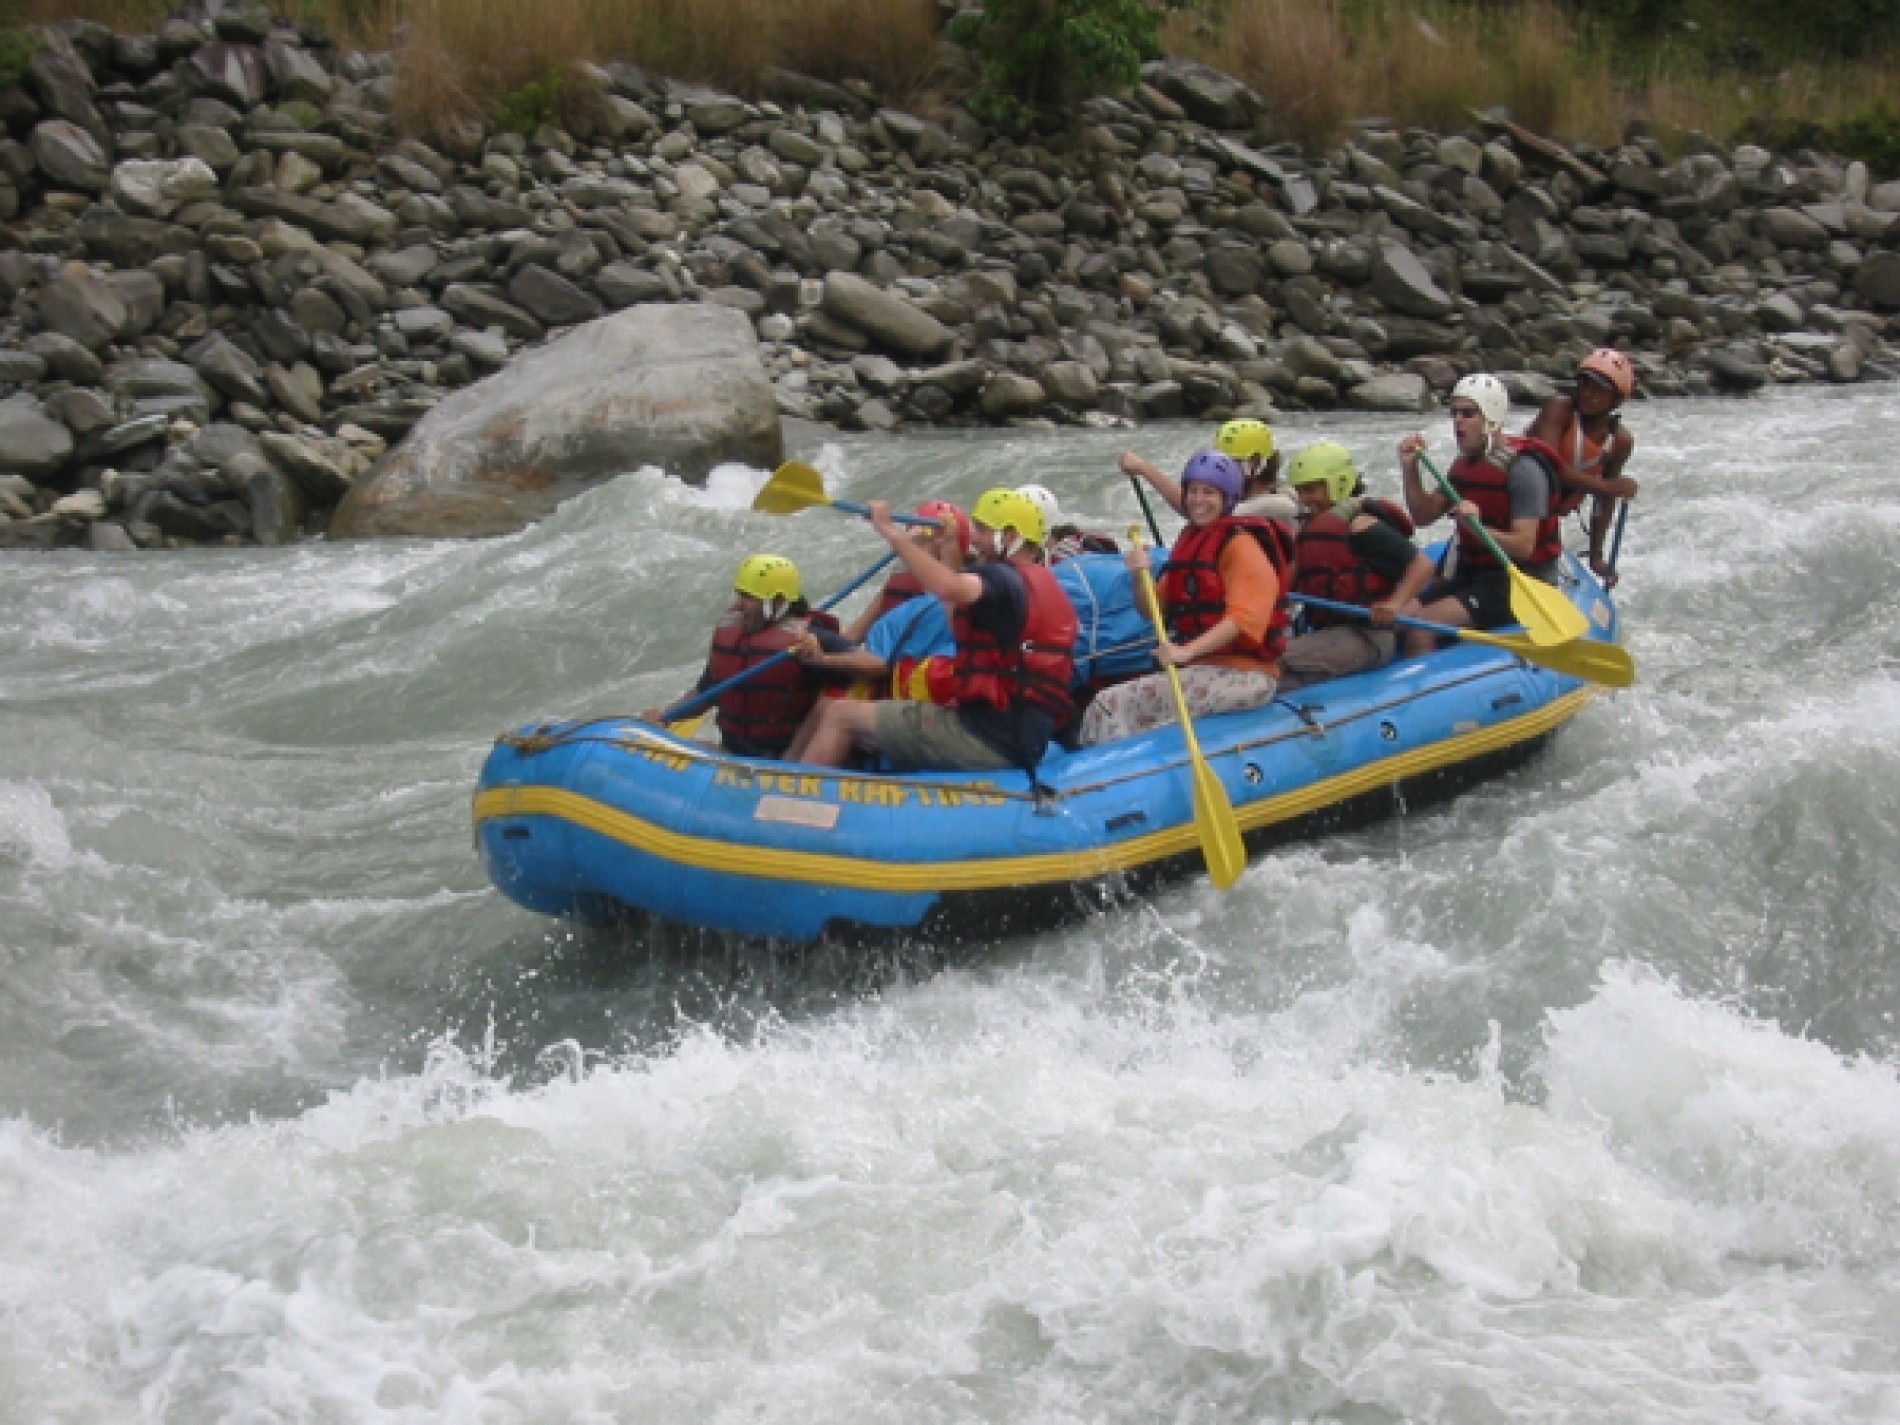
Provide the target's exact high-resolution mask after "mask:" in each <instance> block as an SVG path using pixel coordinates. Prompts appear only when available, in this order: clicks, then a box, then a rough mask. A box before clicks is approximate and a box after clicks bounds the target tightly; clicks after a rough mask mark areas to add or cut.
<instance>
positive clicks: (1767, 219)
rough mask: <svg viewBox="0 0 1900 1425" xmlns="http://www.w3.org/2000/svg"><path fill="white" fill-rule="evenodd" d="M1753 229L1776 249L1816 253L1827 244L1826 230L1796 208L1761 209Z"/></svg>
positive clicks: (1756, 216)
mask: <svg viewBox="0 0 1900 1425" xmlns="http://www.w3.org/2000/svg"><path fill="white" fill-rule="evenodd" d="M1755 228H1756V230H1757V231H1758V232H1760V233H1761V235H1762V236H1763V237H1765V238H1767V239H1768V241H1770V242H1772V243H1773V244H1774V245H1775V246H1776V247H1792V248H1798V249H1801V250H1803V251H1810V252H1818V251H1820V250H1821V249H1822V248H1824V247H1826V246H1827V243H1828V232H1827V229H1826V228H1825V227H1824V226H1822V224H1820V223H1819V222H1816V221H1815V219H1814V218H1812V217H1811V216H1809V215H1808V214H1807V213H1804V212H1802V211H1800V210H1799V209H1798V208H1763V209H1762V210H1761V211H1760V212H1758V213H1756V214H1755Z"/></svg>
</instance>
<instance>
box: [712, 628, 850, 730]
mask: <svg viewBox="0 0 1900 1425" xmlns="http://www.w3.org/2000/svg"><path fill="white" fill-rule="evenodd" d="M806 619H807V622H809V623H811V624H813V625H817V626H822V627H825V628H831V629H835V628H837V626H838V621H837V619H835V618H833V617H832V616H831V615H830V614H828V613H825V612H823V611H822V610H813V611H812V612H811V613H810V614H808V615H807V616H806ZM797 641H798V634H797V632H796V630H794V629H789V628H787V627H786V626H785V625H784V624H782V623H773V624H767V625H766V626H765V627H764V628H762V629H760V630H759V631H758V632H757V633H754V634H750V635H748V634H746V633H745V632H744V631H743V625H742V624H741V623H740V622H739V619H738V617H737V616H736V615H734V616H733V617H730V618H726V619H722V620H721V621H720V624H719V627H717V628H716V629H714V630H713V641H712V656H711V658H709V659H708V660H707V672H708V677H709V678H710V679H711V681H712V682H714V683H723V682H724V681H725V680H726V679H728V678H732V677H736V676H737V675H738V674H740V673H743V672H744V671H745V670H746V669H748V668H750V667H753V666H754V665H755V664H759V663H763V662H765V660H766V659H768V658H770V657H772V656H773V655H774V654H778V653H783V652H785V651H786V650H787V649H789V648H790V647H791V646H792V645H793V644H794V643H796V642H797ZM818 688H819V682H818V679H816V678H814V677H813V676H812V674H811V673H810V672H809V671H808V670H807V669H806V668H805V666H804V665H803V664H801V663H800V662H799V661H798V660H797V659H796V658H787V659H785V660H784V661H783V662H781V663H778V664H777V665H775V666H773V667H771V668H767V669H766V670H765V671H764V672H763V673H759V674H755V675H754V676H753V677H750V678H748V679H746V680H745V682H743V683H741V684H739V686H738V687H736V688H728V689H726V691H725V692H723V693H721V694H720V695H719V738H720V741H721V742H723V743H725V744H726V745H727V746H728V747H731V748H740V749H744V750H746V751H747V752H752V753H754V754H755V755H758V756H773V755H776V754H777V753H780V752H783V751H784V750H785V749H786V748H787V747H790V746H791V745H792V739H793V738H794V737H795V736H797V735H798V727H799V724H800V723H802V722H803V721H804V720H805V714H806V713H808V712H810V711H811V707H812V704H813V703H815V702H817V701H818Z"/></svg>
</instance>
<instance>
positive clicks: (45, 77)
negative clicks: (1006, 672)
mask: <svg viewBox="0 0 1900 1425" xmlns="http://www.w3.org/2000/svg"><path fill="white" fill-rule="evenodd" d="M34 34H35V35H36V38H37V43H36V44H35V46H34V48H33V50H32V53H31V56H30V58H29V59H28V61H27V63H26V65H25V67H24V71H23V73H22V74H21V75H20V76H19V78H18V80H17V82H15V83H11V84H6V85H4V86H0V116H4V119H5V122H6V126H7V137H6V138H5V139H4V140H0V223H3V225H0V247H3V248H4V250H3V251H0V302H3V303H4V304H5V305H4V312H3V313H0V316H3V317H4V320H3V321H0V389H3V390H4V392H5V394H4V396H3V397H0V547H16V548H17V547H27V548H51V547H57V546H61V545H71V544H83V545H85V546H87V547H90V548H93V549H102V550H111V549H130V548H137V547H144V548H162V547H172V546H176V545H178V544H181V543H182V544H197V543H218V542H225V543H247V542H259V543H283V542H286V541H289V540H293V539H296V538H298V537H300V536H305V535H310V534H316V533H320V532H322V531H323V530H325V529H326V528H327V526H328V522H329V516H330V513H331V511H332V510H333V509H334V508H335V507H336V505H337V504H338V502H339V501H341V500H342V499H343V498H344V497H345V496H346V495H347V494H348V493H349V492H350V490H351V489H352V487H353V486H355V485H356V484H358V482H361V481H364V480H365V479H366V477H369V476H370V475H371V473H372V471H373V470H374V469H375V467H376V466H377V463H378V462H379V461H382V460H384V459H385V458H386V457H387V452H388V451H389V448H390V446H391V445H392V444H394V443H395V442H398V441H400V440H401V439H402V438H403V437H404V436H405V435H406V434H407V433H408V432H409V431H410V429H411V427H413V426H414V425H416V423H417V422H418V421H419V420H421V419H422V418H423V417H424V415H425V413H427V412H428V411H430V410H431V409H432V408H433V407H434V406H436V405H437V404H438V403H439V402H441V401H442V400H443V399H444V397H446V396H447V395H449V393H451V392H452V391H455V390H456V389H458V388H463V387H468V386H471V385H473V384H474V383H477V382H479V381H481V380H483V379H484V378H490V377H492V376H494V375H495V374H496V373H501V372H504V371H505V369H506V368H508V367H509V365H510V363H511V362H513V361H514V360H516V359H517V358H518V357H519V356H520V355H521V354H522V353H523V352H524V351H525V350H527V349H529V348H535V347H539V346H542V345H544V344H547V343H548V342H550V341H551V340H553V339H557V338H559V337H561V336H562V335H564V334H566V333H567V332H568V331H570V330H571V329H574V328H577V327H579V326H582V325H584V324H587V323H590V322H593V321H596V320H598V319H601V318H603V317H605V316H607V315H608V314H610V313H616V312H621V311H623V310H625V309H629V308H637V307H641V306H644V305H646V304H657V303H710V304H714V305H717V306H721V307H726V308H731V309H733V310H735V311H737V312H739V313H742V314H744V316H745V317H746V318H748V319H749V320H750V322H751V324H752V328H753V330H754V331H755V332H756V334H757V338H758V352H759V360H760V361H761V362H762V364H763V369H764V372H765V374H766V375H767V376H768V377H769V378H770V381H771V383H772V388H773V390H774V391H775V393H776V400H777V405H778V408H779V411H780V412H781V413H782V414H783V415H787V416H795V417H800V418H803V419H807V420H811V421H816V422H823V423H829V424H833V425H836V426H839V427H843V428H849V429H861V430H883V429H890V428H894V427H897V426H901V425H951V424H971V423H1008V422H1020V421H1055V422H1069V421H1089V422H1106V421H1114V420H1128V421H1140V420H1146V419H1161V418H1172V417H1195V418H1204V419H1207V420H1210V421H1211V420H1214V419H1218V418H1224V417H1226V416H1228V415H1232V414H1235V413H1242V414H1254V415H1265V416H1271V415H1272V413H1273V412H1274V411H1276V410H1279V411H1285V410H1300V409H1324V408H1332V407H1347V408H1356V409H1373V410H1394V409H1398V410H1421V411H1422V410H1425V409H1428V408H1430V407H1432V406H1433V405H1434V404H1435V403H1436V402H1437V400H1438V399H1439V398H1440V395H1441V394H1442V392H1443V391H1444V390H1445V389H1447V388H1448V387H1449V386H1450V384H1451V383H1452V382H1453V381H1454V380H1455V379H1456V377H1457V376H1458V375H1459V374H1461V373H1462V372H1464V371H1467V370H1472V369H1480V368H1482V369H1489V370H1493V371H1497V372H1498V373H1500V374H1501V375H1503V376H1504V377H1505V379H1506V381H1507V383H1509V384H1510V385H1511V386H1512V389H1513V394H1514V395H1515V396H1516V397H1517V398H1518V399H1519V400H1521V401H1525V402H1531V401H1535V400H1538V399H1541V397H1542V396H1543V395H1544V394H1546V393H1547V392H1548V391H1549V390H1551V389H1552V382H1553V378H1559V377H1561V376H1563V375H1564V374H1565V373H1566V372H1567V371H1568V370H1569V369H1570V367H1571V366H1572V365H1573V364H1574V361H1575V359H1576V357H1577V356H1578V355H1579V354H1580V353H1581V351H1582V350H1583V349H1585V348H1587V347H1590V346H1594V345H1599V344H1603V343H1613V344H1615V345H1618V346H1621V347H1623V348H1625V349H1626V350H1628V351H1630V352H1631V353H1632V355H1633V356H1634V358H1635V360H1636V363H1637V366H1638V369H1639V372H1640V376H1641V387H1642V392H1643V394H1645V395H1648V396H1666V395H1679V394H1686V393H1702V392H1712V391H1732V392H1738V393H1745V392H1748V391H1751V390H1755V389H1758V388H1760V387H1762V386H1763V385H1765V384H1767V383H1770V382H1792V381H1836V382H1848V381H1857V380H1865V379H1872V378H1881V379H1886V378H1891V377H1892V376H1893V375H1894V374H1895V373H1896V372H1900V354H1897V353H1896V351H1895V348H1894V347H1893V346H1892V345H1890V344H1889V341H1890V336H1891V334H1892V316H1891V314H1892V313H1894V312H1896V311H1900V251H1896V247H1897V246H1900V182H1888V183H1882V184H1874V183H1872V182H1870V179H1869V175H1868V174H1867V172H1866V170H1865V169H1864V168H1863V167H1862V166H1861V165H1859V164H1846V163H1842V162H1838V161H1836V160H1834V159H1831V158H1829V157H1828V156H1826V155H1823V154H1815V153H1811V152H1801V153H1796V154H1772V153H1769V152H1766V151H1764V150H1761V149H1758V148H1753V147H1746V146H1744V147H1737V148H1733V149H1725V148H1721V147H1718V146H1715V145H1704V146H1702V148H1701V150H1700V151H1698V152H1694V153H1691V154H1689V155H1688V156H1686V157H1682V158H1679V159H1675V160H1673V161H1672V160H1671V159H1670V158H1668V157H1667V155H1666V154H1665V153H1664V151H1663V150H1662V148H1661V147H1660V145H1658V144H1657V143H1656V142H1655V141H1654V140H1653V139H1651V138H1649V137H1647V136H1645V135H1643V134H1641V133H1632V134H1631V135H1629V141H1628V142H1627V143H1625V144H1624V145H1623V146H1622V147H1620V148H1617V149H1615V150H1614V151H1601V150H1597V149H1593V148H1589V147H1585V146H1569V147H1565V146H1560V145H1557V144H1554V143H1552V142H1549V141H1548V140H1546V139H1543V138H1541V137H1539V136H1537V135H1534V134H1531V133H1528V132H1525V131H1523V130H1521V129H1519V128H1517V127H1515V126H1513V125H1512V124H1510V123H1509V122H1507V121H1505V120H1503V119H1478V118H1476V117H1474V120H1473V127H1472V129H1471V130H1470V131H1469V132H1467V133H1462V134H1453V135H1435V134H1426V133H1420V132H1415V131H1408V132H1396V131H1393V130H1392V129H1390V128H1389V127H1383V126H1381V125H1379V124H1377V123H1376V122H1367V123H1365V124H1363V125H1361V126H1360V127H1359V129H1358V130H1357V132H1356V135H1355V137H1354V139H1353V140H1352V142H1351V143H1349V144H1348V145H1346V146H1344V147H1342V148H1341V149H1339V150H1337V151H1335V152H1333V153H1330V154H1328V155H1326V156H1325V157H1324V158H1321V159H1311V158H1306V157H1303V156H1302V155H1300V154H1299V153H1298V152H1297V151H1295V150H1293V149H1291V148H1288V147H1284V146H1279V147H1276V146H1273V145H1272V144H1271V142H1270V139H1269V136H1268V135H1266V134H1265V133H1264V132H1263V131H1262V127H1261V125H1260V122H1259V104H1258V101H1257V99H1256V98H1255V96H1253V95H1252V94H1251V93H1250V92H1249V91H1248V90H1247V89H1246V88H1245V87H1244V86H1242V85H1240V84H1239V83H1237V82H1236V81H1234V80H1232V79H1229V78H1227V77H1225V76H1223V75H1220V74H1218V73H1215V72H1214V71H1211V70H1208V69H1206V68H1204V67H1202V66H1197V65H1195V64H1192V63H1190V62H1186V61H1181V60H1166V61H1162V62H1160V63H1158V64H1156V65H1153V66H1150V68H1149V70H1148V74H1147V82H1146V83H1145V84H1144V85H1143V86H1142V87H1141V88H1140V89H1139V90H1138V91H1137V92H1136V93H1134V94H1132V95H1130V96H1128V97H1127V98H1125V99H1120V100H1110V99H1098V100H1094V101H1091V102H1090V103H1089V104H1087V105H1086V106H1085V107H1084V110H1083V112H1082V113H1081V115H1080V116H1079V124H1078V127H1077V129H1076V130H1075V132H1074V133H1073V134H1072V135H1070V136H1067V137H1065V138H1063V139H1062V140H1060V141H1054V140H1051V141H1048V142H1045V143H1043V144H1024V143H1018V142H1015V141H1011V140H1009V139H1006V138H1004V137H1001V136H999V135H997V134H994V133H991V132H988V131H986V130H985V129H983V128H982V126H981V125H979V124H977V123H976V122H975V121H974V120H973V119H971V118H970V117H969V116H968V115H967V114H964V113H961V112H958V113H956V114H954V115H953V116H951V117H950V118H948V119H946V120H944V121H943V122H935V121H931V120H927V119H924V118H919V117H917V116H915V115H912V114H907V113H901V112H898V111H896V110H893V109H890V108H885V107H880V106H879V104H878V103H877V102H876V101H875V99H874V98H873V97H872V96H870V95H868V94H865V93H861V92H852V91H849V90H846V89H840V88H835V87H833V86H830V85H826V84H822V83H819V82H818V81H815V80H811V79H808V78H805V77H802V76H798V75H793V74H779V75H777V76H775V77H774V82H773V84H772V86H771V88H770V97H769V98H767V99H764V100H761V101H759V102H756V103H751V102H745V101H742V100H740V99H737V98H734V97H731V96H729V95H723V94H716V93H710V92H707V91H705V90H701V89H695V88H690V87H686V86H681V85H678V84H673V83H670V82H667V81H664V80H661V79H658V78H655V77H654V76H652V75H649V74H647V73H644V72H642V71H640V70H638V69H635V68H633V67H630V66H625V65H609V66H606V67H603V68H601V69H598V70H596V71H594V72H593V75H592V78H593V80H594V82H595V84H596V85H597V87H598V94H597V96H596V98H595V101H594V102H593V103H591V104H590V105H589V106H588V109H589V114H588V118H587V121H586V123H585V124H584V125H579V124H577V125H576V127H575V129H574V131H568V130H562V129H555V128H551V127H543V128H541V129H538V130H537V131H536V132H534V133H533V134H531V135H526V136H523V135H520V134H516V133H495V134H483V133H480V132H476V131H472V130H471V131H467V132H464V133H461V134H459V135H458V136H457V138H456V139H455V141H454V142H453V143H451V144H446V145H444V146H443V147H439V148H438V147H431V146H429V145H426V144H423V143H420V142H417V141H415V140H404V139H399V138H398V137H397V135H396V133H395V130H394V127H393V125H392V123H391V120H390V116H389V115H390V102H391V98H392V95H393V92H394V63H393V60H392V59H391V57H390V56H388V55H376V54H361V53H347V54H346V53H342V52H339V51H338V50H337V49H335V48H334V47H332V46H331V45H329V44H328V43H327V42H326V41H325V40H324V39H323V38H322V37H321V36H319V35H316V34H313V33H311V32H308V31H306V30H303V29H301V28H299V27H297V26H295V25H293V24H290V23H288V22H286V21H283V20H281V19H274V18H273V17H272V16H271V15H270V14H269V13H267V12H266V11H265V10H263V9H262V8H259V7H257V6H254V5H249V4H244V3H228V2H227V3H218V4H215V5H213V6H211V7H209V8H207V7H203V6H199V7H194V8H191V9H188V10H186V11H183V12H180V14H179V15H178V16H176V17H174V18H173V19H171V20H168V21H167V22H165V23H164V25H162V26H161V28H160V29H159V31H158V33H156V34H154V35H115V34H113V33H111V32H109V31H107V30H105V29H102V28H100V27H98V26H96V25H90V24H86V23H81V22H72V23H67V24H63V25H60V26H58V27H55V28H53V29H47V30H40V31H36V32H34Z"/></svg>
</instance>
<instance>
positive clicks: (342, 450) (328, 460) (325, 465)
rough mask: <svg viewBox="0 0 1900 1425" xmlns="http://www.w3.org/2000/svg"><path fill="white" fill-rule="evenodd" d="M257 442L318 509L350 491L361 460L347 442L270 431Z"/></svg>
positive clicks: (272, 462)
mask: <svg viewBox="0 0 1900 1425" xmlns="http://www.w3.org/2000/svg"><path fill="white" fill-rule="evenodd" d="M258 439H259V441H260V442H261V443H262V445H263V447H264V453H265V455H266V456H268V457H269V459H270V462H271V464H272V465H274V466H276V467H277V468H278V469H279V470H281V471H283V472H284V473H285V474H286V475H288V476H289V477H290V478H291V479H292V480H294V481H295V482H296V483H297V486H298V488H299V489H301V490H302V491H303V493H304V494H305V495H306V496H308V497H309V499H310V500H311V502H312V503H313V504H315V505H316V506H317V507H318V508H320V509H328V508H329V507H330V506H331V505H334V504H336V503H337V501H339V500H341V499H342V498H343V497H344V496H345V495H347V494H348V493H349V492H350V489H351V482H352V478H353V474H354V471H355V469H356V468H357V466H358V465H359V464H360V462H361V457H360V456H358V455H356V454H355V452H353V451H352V450H351V449H350V447H349V445H348V444H347V443H346V442H344V441H341V440H335V439H331V438H327V437H326V438H323V439H316V438H313V437H310V436H300V435H284V434H281V433H280V432H277V431H267V432H265V433H264V434H263V435H262V436H260V437H258Z"/></svg>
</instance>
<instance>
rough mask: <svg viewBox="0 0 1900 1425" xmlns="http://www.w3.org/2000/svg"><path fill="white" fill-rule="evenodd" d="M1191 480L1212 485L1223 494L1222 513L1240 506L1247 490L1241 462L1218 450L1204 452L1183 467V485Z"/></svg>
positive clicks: (1193, 457) (1190, 458) (1189, 460)
mask: <svg viewBox="0 0 1900 1425" xmlns="http://www.w3.org/2000/svg"><path fill="white" fill-rule="evenodd" d="M1191 480H1198V481H1199V482H1200V483H1201V484H1203V485H1212V486H1213V487H1214V488H1215V489H1216V490H1219V491H1220V492H1221V496H1222V500H1223V504H1222V513H1227V512H1229V511H1231V510H1232V509H1233V508H1234V506H1235V505H1237V504H1239V503H1240V496H1241V492H1242V491H1244V490H1245V489H1246V488H1247V477H1246V475H1245V474H1243V473H1242V471H1241V468H1240V462H1239V461H1237V460H1235V459H1234V457H1233V456H1231V455H1222V454H1221V453H1220V452H1219V451H1218V450H1203V451H1201V452H1200V453H1199V454H1197V455H1194V456H1191V457H1189V459H1188V463H1187V464H1186V465H1184V466H1182V467H1181V484H1182V485H1183V486H1185V485H1186V484H1187V483H1188V482H1189V481H1191Z"/></svg>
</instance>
